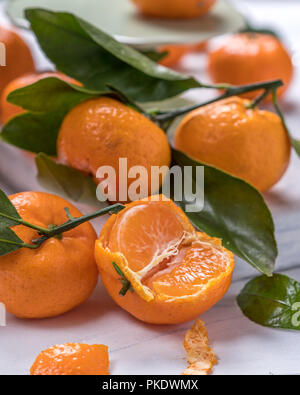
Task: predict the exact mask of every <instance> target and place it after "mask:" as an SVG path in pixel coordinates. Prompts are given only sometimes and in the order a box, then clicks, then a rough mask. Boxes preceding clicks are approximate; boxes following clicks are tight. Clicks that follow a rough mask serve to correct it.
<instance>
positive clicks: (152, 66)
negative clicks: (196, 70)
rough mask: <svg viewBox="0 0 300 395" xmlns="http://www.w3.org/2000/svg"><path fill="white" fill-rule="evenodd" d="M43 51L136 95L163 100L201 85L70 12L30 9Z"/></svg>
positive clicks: (98, 85) (92, 79)
mask: <svg viewBox="0 0 300 395" xmlns="http://www.w3.org/2000/svg"><path fill="white" fill-rule="evenodd" d="M26 18H27V19H28V20H29V22H30V23H31V28H32V30H33V32H34V33H35V35H36V37H37V39H38V41H39V43H40V45H41V47H42V49H43V51H44V52H45V54H46V55H47V56H48V58H49V59H50V60H51V61H52V62H53V63H54V64H55V65H56V68H57V69H58V70H60V71H62V72H64V73H65V74H67V75H69V76H71V77H73V78H75V79H76V80H78V81H80V82H82V83H83V84H84V85H85V87H86V88H88V89H92V90H94V91H101V92H103V91H109V88H107V85H110V86H113V87H115V88H117V89H118V90H119V91H121V92H123V93H124V94H125V95H127V96H128V97H130V99H131V100H135V101H139V102H146V101H160V100H163V99H166V98H169V97H173V96H176V95H178V94H180V93H181V92H184V91H186V90H188V89H191V88H196V87H199V86H201V84H200V83H198V82H197V81H196V80H195V79H193V78H190V77H187V76H185V75H182V74H179V73H176V72H175V71H172V70H170V69H167V68H165V67H162V66H160V65H158V64H157V63H155V62H153V61H152V60H151V59H149V58H148V57H147V56H144V55H142V54H141V53H140V52H138V51H136V50H134V49H133V48H130V47H128V46H126V45H123V44H121V43H119V42H118V41H116V40H115V39H114V38H112V37H111V36H110V35H108V34H106V33H104V32H102V31H101V30H99V29H97V28H96V27H94V26H92V25H90V24H89V23H87V22H85V21H84V20H82V19H81V18H79V17H76V16H75V15H72V14H69V13H61V12H51V11H47V10H44V9H37V8H31V9H27V10H26Z"/></svg>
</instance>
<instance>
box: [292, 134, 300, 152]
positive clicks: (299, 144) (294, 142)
mask: <svg viewBox="0 0 300 395" xmlns="http://www.w3.org/2000/svg"><path fill="white" fill-rule="evenodd" d="M291 143H292V146H293V147H294V149H295V151H296V152H297V154H298V155H299V156H300V140H296V139H294V138H293V137H291Z"/></svg>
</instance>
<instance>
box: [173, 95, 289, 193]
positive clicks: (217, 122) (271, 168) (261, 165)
mask: <svg viewBox="0 0 300 395" xmlns="http://www.w3.org/2000/svg"><path fill="white" fill-rule="evenodd" d="M249 103H250V101H249V100H247V99H242V98H239V97H233V98H229V99H226V100H222V101H219V102H217V103H215V104H211V105H208V106H205V107H202V108H200V109H198V110H195V111H192V112H191V113H190V114H188V115H187V116H186V117H185V118H184V119H183V121H182V122H181V124H180V125H179V127H178V129H177V132H176V135H175V139H174V145H175V147H176V148H177V149H178V150H180V151H182V152H184V153H186V154H187V155H189V156H190V157H192V158H194V159H196V160H199V161H201V162H205V163H208V164H210V165H213V166H215V167H217V168H219V169H222V170H225V171H227V172H228V173H230V174H232V175H235V176H237V177H240V178H243V179H244V180H246V181H248V182H249V183H250V184H252V185H254V186H255V187H256V188H257V189H259V190H260V191H266V190H268V189H270V188H271V187H272V186H273V185H275V184H276V183H277V182H278V181H279V180H280V179H281V177H282V176H283V175H284V173H285V171H286V170H287V168H288V165H289V161H290V154H291V144H290V141H289V138H288V135H287V132H286V130H285V128H284V126H283V124H282V122H281V120H280V118H279V117H278V116H277V115H276V114H274V113H271V112H269V111H264V110H260V109H257V108H256V109H253V110H252V109H247V108H246V106H247V105H248V104H249Z"/></svg>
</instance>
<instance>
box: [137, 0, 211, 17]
mask: <svg viewBox="0 0 300 395" xmlns="http://www.w3.org/2000/svg"><path fill="white" fill-rule="evenodd" d="M132 1H133V3H134V4H135V5H136V6H137V7H138V8H139V10H140V11H141V12H142V13H143V14H145V15H149V16H154V17H161V18H195V17H197V16H201V15H204V14H206V13H207V12H208V11H209V10H210V9H211V8H212V6H213V5H214V4H215V2H216V0H150V1H149V0H132Z"/></svg>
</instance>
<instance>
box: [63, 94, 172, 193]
mask: <svg viewBox="0 0 300 395" xmlns="http://www.w3.org/2000/svg"><path fill="white" fill-rule="evenodd" d="M57 152H58V158H59V160H60V161H61V162H62V163H66V164H68V165H69V166H71V167H73V168H75V169H78V170H80V171H82V172H85V173H87V174H91V175H92V176H93V177H96V173H97V170H98V168H99V167H100V166H111V167H113V168H114V169H115V171H116V175H117V199H116V200H119V194H118V191H119V159H120V158H127V165H128V169H130V168H131V167H133V166H144V167H145V168H146V169H147V172H148V175H149V180H150V179H151V177H150V176H151V166H169V165H170V161H171V151H170V146H169V142H168V139H167V137H166V135H165V133H164V132H163V131H162V130H161V129H160V128H159V127H158V126H156V125H155V124H154V123H153V122H151V121H150V120H149V119H147V118H146V117H145V116H143V115H141V114H140V113H138V112H137V111H134V110H132V109H131V108H129V107H128V106H126V105H124V104H122V103H120V102H118V101H117V100H114V99H111V98H108V97H101V98H98V99H94V100H88V101H86V102H84V103H81V104H79V105H78V106H76V107H75V108H73V109H72V110H71V111H70V112H69V114H68V115H67V116H66V118H65V119H64V121H63V124H62V126H61V128H60V132H59V136H58V141H57ZM100 181H101V180H98V182H100ZM133 181H134V180H133V179H130V178H128V180H127V182H128V187H129V186H130V185H131V183H132V182H133ZM96 182H97V180H96ZM144 183H145V184H144V185H145V186H146V188H147V187H148V191H149V194H150V189H151V184H150V182H149V183H147V180H145V181H144Z"/></svg>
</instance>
